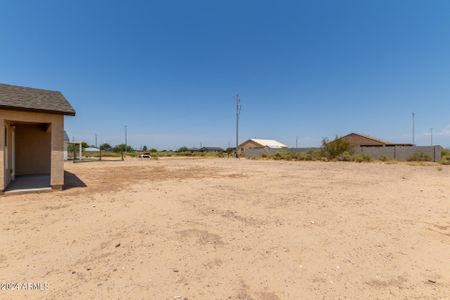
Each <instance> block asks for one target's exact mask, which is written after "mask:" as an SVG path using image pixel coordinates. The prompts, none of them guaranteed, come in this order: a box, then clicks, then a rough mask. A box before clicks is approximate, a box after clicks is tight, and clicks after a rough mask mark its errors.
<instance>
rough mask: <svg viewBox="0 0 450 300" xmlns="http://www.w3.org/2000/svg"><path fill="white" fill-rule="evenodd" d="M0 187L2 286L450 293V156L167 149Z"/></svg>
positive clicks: (9, 295) (210, 292)
mask: <svg viewBox="0 0 450 300" xmlns="http://www.w3.org/2000/svg"><path fill="white" fill-rule="evenodd" d="M65 168H66V171H68V172H69V173H67V182H68V189H66V190H65V191H62V192H51V193H45V194H27V195H16V196H7V197H1V198H0V201H1V203H0V208H1V209H0V232H1V240H0V241H1V242H0V282H1V283H5V282H40V283H47V284H48V290H47V291H31V290H28V291H27V290H6V291H5V290H0V298H1V299H208V300H209V299H264V300H275V299H445V298H447V299H449V298H450V215H449V213H450V167H448V166H438V165H427V166H421V165H408V164H382V163H368V164H364V163H363V164H357V163H323V162H279V161H252V160H245V159H243V160H235V159H226V158H225V159H161V160H158V161H139V160H136V159H135V160H129V161H125V162H95V163H84V164H71V163H68V164H66V166H65Z"/></svg>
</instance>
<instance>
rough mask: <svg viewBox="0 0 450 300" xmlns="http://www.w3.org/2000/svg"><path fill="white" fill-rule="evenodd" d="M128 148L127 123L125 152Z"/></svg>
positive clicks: (126, 127) (126, 128)
mask: <svg viewBox="0 0 450 300" xmlns="http://www.w3.org/2000/svg"><path fill="white" fill-rule="evenodd" d="M127 150H128V126H127V125H125V152H127Z"/></svg>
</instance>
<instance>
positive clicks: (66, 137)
mask: <svg viewBox="0 0 450 300" xmlns="http://www.w3.org/2000/svg"><path fill="white" fill-rule="evenodd" d="M64 141H70V140H69V135H68V134H67V132H66V131H65V130H64Z"/></svg>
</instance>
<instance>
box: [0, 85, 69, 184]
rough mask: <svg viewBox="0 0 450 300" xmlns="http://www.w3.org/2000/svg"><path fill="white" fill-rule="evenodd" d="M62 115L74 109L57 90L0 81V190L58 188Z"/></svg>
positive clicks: (61, 174) (61, 180)
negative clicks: (1, 82) (14, 84)
mask: <svg viewBox="0 0 450 300" xmlns="http://www.w3.org/2000/svg"><path fill="white" fill-rule="evenodd" d="M65 115H69V116H74V115H75V110H74V109H73V107H72V106H71V105H70V103H69V102H68V101H67V100H66V98H64V96H63V95H62V94H61V93H60V92H57V91H49V90H41V89H34V88H28V87H21V86H13V85H7V84H0V129H1V130H0V167H1V168H2V169H1V170H2V171H0V192H4V191H7V190H8V189H10V188H11V187H18V188H19V189H20V188H23V189H26V188H32V189H33V188H41V187H52V188H53V189H62V187H63V185H64V116H65Z"/></svg>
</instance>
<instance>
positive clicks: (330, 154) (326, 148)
mask: <svg viewBox="0 0 450 300" xmlns="http://www.w3.org/2000/svg"><path fill="white" fill-rule="evenodd" d="M351 148H352V147H351V145H350V144H349V143H348V142H347V141H345V140H343V139H340V138H339V137H336V138H335V139H334V140H333V141H331V142H330V141H329V140H328V139H323V141H322V152H323V156H325V157H326V158H328V159H335V158H337V157H338V156H340V155H342V154H343V153H344V152H350V150H351Z"/></svg>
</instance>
